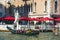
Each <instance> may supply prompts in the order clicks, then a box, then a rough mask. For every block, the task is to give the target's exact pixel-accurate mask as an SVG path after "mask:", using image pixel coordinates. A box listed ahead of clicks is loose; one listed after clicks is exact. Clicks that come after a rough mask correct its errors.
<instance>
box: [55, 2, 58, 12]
mask: <svg viewBox="0 0 60 40" xmlns="http://www.w3.org/2000/svg"><path fill="white" fill-rule="evenodd" d="M57 4H58V3H57V1H55V13H56V12H57Z"/></svg>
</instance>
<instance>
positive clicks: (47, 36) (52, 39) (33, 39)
mask: <svg viewBox="0 0 60 40" xmlns="http://www.w3.org/2000/svg"><path fill="white" fill-rule="evenodd" d="M0 40H60V34H59V35H58V36H55V35H54V34H53V33H52V32H41V33H40V34H39V35H35V36H27V35H18V34H12V33H10V32H0Z"/></svg>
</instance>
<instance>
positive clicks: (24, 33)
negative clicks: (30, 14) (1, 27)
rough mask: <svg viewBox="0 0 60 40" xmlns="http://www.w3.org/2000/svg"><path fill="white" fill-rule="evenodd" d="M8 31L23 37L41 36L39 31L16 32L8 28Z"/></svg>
mask: <svg viewBox="0 0 60 40" xmlns="http://www.w3.org/2000/svg"><path fill="white" fill-rule="evenodd" d="M7 29H8V30H9V31H10V32H11V33H13V34H22V35H37V34H39V31H37V30H14V29H12V28H10V27H7Z"/></svg>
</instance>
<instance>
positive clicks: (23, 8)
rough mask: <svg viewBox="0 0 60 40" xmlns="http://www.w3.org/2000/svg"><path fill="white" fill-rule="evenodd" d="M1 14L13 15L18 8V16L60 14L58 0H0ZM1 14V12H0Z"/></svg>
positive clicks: (59, 1)
mask: <svg viewBox="0 0 60 40" xmlns="http://www.w3.org/2000/svg"><path fill="white" fill-rule="evenodd" d="M0 4H2V5H3V6H4V7H2V9H1V8H0V11H1V10H4V12H3V11H1V12H2V14H3V15H5V16H7V15H9V16H14V13H15V12H16V10H18V12H19V15H20V16H28V17H51V15H52V16H53V15H59V14H60V0H4V1H2V0H0ZM0 14H1V13H0Z"/></svg>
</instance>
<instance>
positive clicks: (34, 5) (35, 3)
mask: <svg viewBox="0 0 60 40" xmlns="http://www.w3.org/2000/svg"><path fill="white" fill-rule="evenodd" d="M35 12H36V2H35V3H34V13H35Z"/></svg>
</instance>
